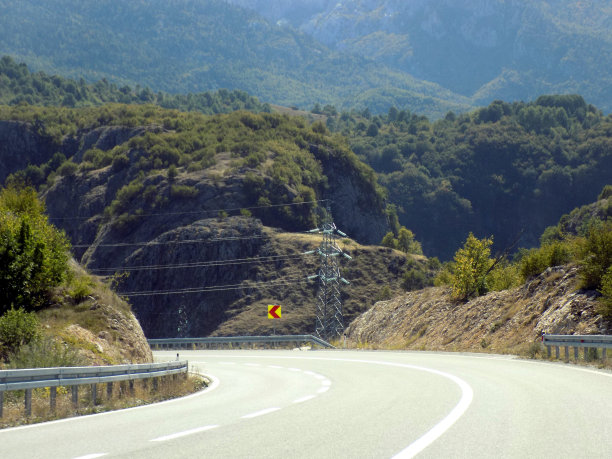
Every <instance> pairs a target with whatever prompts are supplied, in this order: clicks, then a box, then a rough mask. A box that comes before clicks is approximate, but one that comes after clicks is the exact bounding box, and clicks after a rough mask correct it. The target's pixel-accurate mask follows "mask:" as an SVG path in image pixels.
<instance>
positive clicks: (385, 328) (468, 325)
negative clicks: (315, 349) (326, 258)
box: [347, 266, 612, 351]
mask: <svg viewBox="0 0 612 459" xmlns="http://www.w3.org/2000/svg"><path fill="white" fill-rule="evenodd" d="M577 281H578V273H577V268H576V267H572V266H558V267H555V268H549V269H548V270H546V271H545V272H544V273H542V274H541V275H539V276H537V277H536V278H534V279H533V280H531V281H529V282H527V283H526V284H525V285H524V286H522V287H519V288H515V289H512V290H506V291H501V292H492V293H489V294H487V295H485V296H482V297H479V298H476V299H474V300H472V301H469V302H467V303H455V302H453V301H451V300H450V296H449V295H450V291H449V289H447V288H440V287H437V288H428V289H425V290H420V291H416V292H410V293H407V294H405V295H402V296H400V297H397V298H394V299H392V300H389V301H384V302H379V303H377V304H376V305H375V306H374V307H373V308H371V309H370V310H369V311H367V312H365V313H364V314H363V315H362V316H360V317H359V318H357V319H356V320H354V321H353V322H352V323H351V325H350V327H349V328H348V330H347V333H348V336H349V338H350V339H351V340H352V341H353V342H355V343H362V344H369V345H372V346H400V347H405V348H409V349H442V350H482V349H483V348H486V349H490V350H492V351H508V350H510V351H512V350H519V349H521V348H523V349H524V348H526V347H527V346H528V345H529V344H531V343H534V342H537V340H538V339H540V336H541V334H542V333H553V334H610V333H612V324H611V323H610V322H607V321H604V320H603V319H602V317H601V316H600V315H599V314H597V312H596V299H595V298H596V293H595V292H591V291H581V290H577Z"/></svg>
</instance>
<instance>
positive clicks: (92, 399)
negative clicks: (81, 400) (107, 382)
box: [91, 383, 98, 405]
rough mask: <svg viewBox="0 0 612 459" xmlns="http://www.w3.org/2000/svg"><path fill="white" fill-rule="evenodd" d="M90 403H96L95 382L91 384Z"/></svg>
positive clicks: (96, 390)
mask: <svg viewBox="0 0 612 459" xmlns="http://www.w3.org/2000/svg"><path fill="white" fill-rule="evenodd" d="M91 403H92V404H94V405H97V404H98V385H97V384H95V383H94V384H92V385H91Z"/></svg>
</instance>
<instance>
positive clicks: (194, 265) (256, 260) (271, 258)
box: [88, 254, 304, 272]
mask: <svg viewBox="0 0 612 459" xmlns="http://www.w3.org/2000/svg"><path fill="white" fill-rule="evenodd" d="M303 257H304V254H299V255H271V256H269V257H252V258H234V259H229V260H212V261H194V262H190V263H176V264H167V265H134V266H118V267H114V268H88V269H89V270H90V271H95V272H114V271H146V270H159V269H181V268H204V267H208V266H232V265H240V264H248V263H264V262H273V261H281V260H291V259H296V258H303Z"/></svg>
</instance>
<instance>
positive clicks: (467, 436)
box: [0, 351, 612, 459]
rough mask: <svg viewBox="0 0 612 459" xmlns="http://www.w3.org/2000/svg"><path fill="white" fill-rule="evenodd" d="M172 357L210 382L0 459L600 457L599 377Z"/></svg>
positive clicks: (382, 360) (52, 435) (462, 360)
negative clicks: (186, 394)
mask: <svg viewBox="0 0 612 459" xmlns="http://www.w3.org/2000/svg"><path fill="white" fill-rule="evenodd" d="M155 356H156V359H158V360H169V359H173V358H176V352H157V353H155ZM181 359H188V360H189V362H190V365H191V366H192V368H196V369H197V370H199V371H200V372H202V373H205V374H207V375H210V376H211V377H213V381H214V382H213V384H212V386H211V387H210V388H209V389H207V390H206V391H203V392H201V393H198V394H195V395H192V396H190V397H186V398H182V399H178V400H174V401H169V402H164V403H160V404H156V405H150V406H146V407H140V408H136V409H129V410H122V411H117V412H111V413H104V414H100V415H93V416H86V417H80V418H71V419H68V420H62V421H54V422H48V423H44V424H38V425H33V426H25V427H18V428H12V429H4V430H1V431H0V457H3V458H4V457H6V458H34V457H40V458H88V459H93V458H97V457H125V458H188V457H206V456H208V457H214V458H217V457H228V458H235V457H261V458H263V457H266V458H270V457H279V458H280V457H282V458H294V457H295V458H300V457H329V458H340V457H347V458H359V457H368V458H370V457H375V458H379V457H381V458H389V457H414V456H418V457H469V458H474V457H482V458H490V457H509V458H519V457H520V458H524V457H538V458H541V457H550V458H561V457H572V458H573V457H575V458H599V457H601V458H604V457H605V458H609V457H612V373H611V372H607V371H599V370H592V369H588V368H581V367H576V366H574V365H565V364H556V363H554V364H553V363H547V362H534V361H525V360H518V359H514V358H511V357H503V356H488V355H474V354H453V353H428V352H364V351H362V352H358V351H307V352H302V351H188V352H185V351H183V352H181Z"/></svg>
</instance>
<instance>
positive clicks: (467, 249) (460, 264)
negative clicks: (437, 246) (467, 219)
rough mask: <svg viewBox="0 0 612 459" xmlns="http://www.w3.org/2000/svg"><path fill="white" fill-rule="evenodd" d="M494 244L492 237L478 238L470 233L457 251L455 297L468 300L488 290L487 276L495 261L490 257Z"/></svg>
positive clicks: (454, 278)
mask: <svg viewBox="0 0 612 459" xmlns="http://www.w3.org/2000/svg"><path fill="white" fill-rule="evenodd" d="M492 244H493V239H492V238H484V239H478V238H476V237H475V236H474V235H473V234H472V233H470V234H469V235H468V237H467V240H466V241H465V244H464V245H463V248H461V249H459V250H458V251H457V252H456V253H455V267H454V271H453V276H452V285H453V291H452V296H453V298H454V299H457V300H467V299H468V298H470V297H471V296H472V295H474V294H476V295H482V294H484V293H486V292H487V284H486V276H487V274H488V272H489V268H490V267H491V265H492V263H493V260H491V259H490V258H489V255H490V254H491V245H492Z"/></svg>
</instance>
